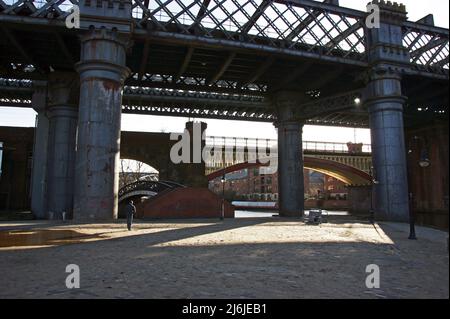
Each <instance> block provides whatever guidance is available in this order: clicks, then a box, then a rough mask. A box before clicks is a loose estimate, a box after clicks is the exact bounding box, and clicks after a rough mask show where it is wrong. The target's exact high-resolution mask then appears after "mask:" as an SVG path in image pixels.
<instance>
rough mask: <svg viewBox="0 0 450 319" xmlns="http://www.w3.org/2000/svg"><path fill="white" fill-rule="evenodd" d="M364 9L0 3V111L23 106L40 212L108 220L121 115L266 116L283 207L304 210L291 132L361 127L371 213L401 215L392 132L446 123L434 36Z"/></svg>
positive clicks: (402, 161) (261, 1) (201, 2)
mask: <svg viewBox="0 0 450 319" xmlns="http://www.w3.org/2000/svg"><path fill="white" fill-rule="evenodd" d="M373 3H374V4H376V5H378V6H379V8H380V22H381V24H380V26H379V27H377V28H370V27H369V26H368V25H367V24H366V18H367V16H368V13H366V12H361V11H356V10H350V9H347V8H344V7H341V6H339V1H338V0H326V1H310V0H289V1H282V0H251V1H246V2H245V3H244V2H239V3H238V1H234V0H224V1H218V0H213V1H210V0H191V1H181V0H175V1H166V2H162V1H149V0H79V1H78V0H70V1H69V0H67V1H63V0H51V1H47V2H46V3H43V2H41V1H25V0H18V1H10V0H6V1H5V0H2V1H0V31H1V37H0V77H1V79H0V104H1V105H3V106H11V107H14V106H20V107H31V108H34V109H35V110H36V111H37V112H38V124H37V133H36V136H37V139H36V143H35V152H36V153H37V154H36V158H35V163H34V167H35V171H34V172H33V175H34V177H35V180H37V181H39V180H42V178H43V177H45V178H46V183H47V187H46V189H47V190H52V194H51V196H50V198H49V199H48V200H47V199H46V200H45V201H46V202H45V210H44V211H41V213H40V214H39V217H42V218H44V217H46V216H47V212H48V211H54V212H58V211H68V212H73V216H74V218H76V219H91V220H92V219H110V218H115V217H116V216H117V201H118V178H117V177H118V176H117V175H118V170H117V164H118V159H119V156H120V147H119V146H120V115H121V112H122V113H134V114H150V115H170V116H183V117H191V118H216V119H234V120H247V121H262V122H271V123H274V124H275V125H276V127H277V128H278V133H279V138H278V162H279V174H280V175H279V184H280V185H279V186H280V187H279V189H280V209H281V211H280V213H281V214H282V215H285V216H301V215H302V214H303V210H304V208H303V193H304V192H303V185H302V181H301V180H302V178H300V179H299V178H296V176H300V174H302V168H303V166H304V162H303V157H302V153H303V151H302V128H303V126H304V125H305V124H318V125H333V126H348V127H367V128H369V127H370V128H371V130H372V144H373V163H374V179H375V180H376V183H375V186H374V198H375V201H374V202H375V206H376V207H375V210H376V214H377V216H378V218H380V219H389V220H396V221H406V220H407V219H408V215H409V208H408V186H407V165H406V153H407V152H406V147H405V138H404V127H405V124H406V125H417V124H418V123H419V124H424V123H426V122H427V121H430V120H436V119H438V120H442V121H445V122H448V94H449V93H448V79H449V73H448V70H449V60H448V57H449V35H448V30H445V29H442V28H438V27H435V26H434V24H433V18H432V16H426V17H425V18H424V19H421V20H420V21H417V22H411V21H408V20H407V11H406V8H405V7H404V6H402V5H398V4H395V3H394V4H393V3H391V2H383V1H381V2H380V1H374V2H373ZM73 6H77V8H79V10H80V12H81V18H80V26H79V27H75V28H71V26H70V23H69V26H68V25H67V22H68V21H69V22H71V21H72V20H70V18H71V17H72V16H71V13H74V12H76V10H75V11H74V10H73V9H71V8H72V7H73ZM62 154H63V155H62ZM47 197H48V196H44V194H43V193H42V187H38V186H36V188H35V189H33V202H34V203H35V204H36V205H37V203H40V204H42V202H43V198H47Z"/></svg>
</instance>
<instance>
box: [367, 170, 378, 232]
mask: <svg viewBox="0 0 450 319" xmlns="http://www.w3.org/2000/svg"><path fill="white" fill-rule="evenodd" d="M374 172H375V167H373V166H371V167H370V172H369V174H370V176H372V180H371V182H372V189H371V190H370V217H369V218H370V223H371V224H375V209H374V206H375V205H374V204H373V199H374V198H373V192H374V186H375V185H378V184H380V182H379V181H377V180H376V178H375V173H374Z"/></svg>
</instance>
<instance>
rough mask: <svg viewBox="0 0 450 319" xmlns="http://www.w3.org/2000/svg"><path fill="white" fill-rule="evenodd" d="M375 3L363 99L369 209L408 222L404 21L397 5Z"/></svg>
mask: <svg viewBox="0 0 450 319" xmlns="http://www.w3.org/2000/svg"><path fill="white" fill-rule="evenodd" d="M374 3H376V4H378V5H379V6H380V20H381V25H380V28H374V29H370V30H369V33H368V44H369V59H370V62H371V65H372V68H371V70H370V71H369V78H368V85H367V88H366V92H365V96H364V100H365V101H364V102H365V105H366V106H367V108H368V110H369V113H370V128H371V134H372V156H373V164H374V172H373V173H374V174H373V175H374V178H375V180H376V183H374V193H373V196H374V200H373V203H374V210H375V217H376V219H378V220H390V221H400V222H407V221H408V220H409V207H408V206H409V205H408V179H407V163H406V148H405V135H404V125H403V108H404V104H405V101H406V97H404V96H403V95H402V89H401V74H402V72H403V70H404V68H407V67H408V66H409V63H410V57H409V53H408V50H407V48H405V47H404V46H403V42H402V41H403V36H402V35H403V33H402V24H403V23H404V22H405V21H406V20H407V17H406V9H405V7H404V6H402V5H397V4H392V3H390V2H387V3H378V2H374Z"/></svg>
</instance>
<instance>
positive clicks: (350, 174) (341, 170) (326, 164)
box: [207, 156, 372, 185]
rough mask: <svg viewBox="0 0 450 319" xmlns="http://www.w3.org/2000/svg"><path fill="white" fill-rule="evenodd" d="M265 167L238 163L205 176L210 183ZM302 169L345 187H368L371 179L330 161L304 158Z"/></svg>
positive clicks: (357, 170)
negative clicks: (217, 179) (319, 174)
mask: <svg viewBox="0 0 450 319" xmlns="http://www.w3.org/2000/svg"><path fill="white" fill-rule="evenodd" d="M262 166H267V165H265V164H262V163H259V162H257V163H249V162H245V163H240V164H236V165H232V166H229V167H226V168H224V169H221V170H218V171H216V172H213V173H211V174H209V175H207V178H208V181H212V180H214V179H216V178H219V177H222V176H223V175H226V174H229V173H233V172H236V171H240V170H243V169H249V168H257V167H262ZM304 168H306V169H310V170H313V171H317V172H320V173H323V174H325V175H328V176H331V177H334V178H336V179H337V180H340V181H341V182H343V183H345V184H346V185H369V184H370V183H371V181H372V177H371V176H370V175H369V174H367V173H366V172H363V171H361V170H359V169H356V168H354V167H351V166H348V165H345V164H341V163H338V162H335V161H330V160H326V159H321V158H316V157H311V156H305V157H304Z"/></svg>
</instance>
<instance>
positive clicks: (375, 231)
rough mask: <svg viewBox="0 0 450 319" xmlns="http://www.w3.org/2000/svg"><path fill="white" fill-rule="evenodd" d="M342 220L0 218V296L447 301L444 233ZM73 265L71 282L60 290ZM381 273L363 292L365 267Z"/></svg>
mask: <svg viewBox="0 0 450 319" xmlns="http://www.w3.org/2000/svg"><path fill="white" fill-rule="evenodd" d="M418 236H419V239H420V240H419V241H414V242H413V241H409V240H408V239H407V237H408V226H407V225H403V224H391V223H380V224H376V225H371V224H369V223H367V222H365V221H357V220H352V219H351V217H349V216H331V217H330V218H329V220H328V223H325V224H322V225H321V226H308V225H305V224H304V223H303V222H302V221H301V220H296V219H294V220H291V219H282V218H277V217H276V218H274V217H269V218H248V216H247V218H238V219H234V220H226V221H224V222H221V221H219V220H193V221H178V220H173V221H167V220H165V221H155V222H148V221H147V222H138V223H136V224H135V227H134V229H133V231H131V232H128V231H127V230H126V226H125V224H124V222H123V221H119V222H117V223H112V224H89V225H81V224H79V225H73V224H62V223H51V224H49V223H47V222H30V221H26V222H22V223H21V222H16V223H6V222H4V223H0V271H1V273H2V278H1V280H0V298H10V297H23V298H73V297H75V298H91V297H92V298H102V297H107V298H448V286H449V282H448V252H447V243H446V242H447V241H446V238H447V234H446V233H443V232H439V231H436V230H431V229H427V228H418ZM68 264H77V265H79V267H80V271H81V288H80V289H74V290H69V289H67V288H66V287H65V278H66V276H67V275H68V274H66V273H65V268H66V266H67V265H68ZM370 264H377V265H378V266H379V267H380V270H381V287H380V289H375V290H373V289H368V288H367V287H366V285H365V282H366V277H367V275H368V274H367V273H366V267H367V265H370Z"/></svg>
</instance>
